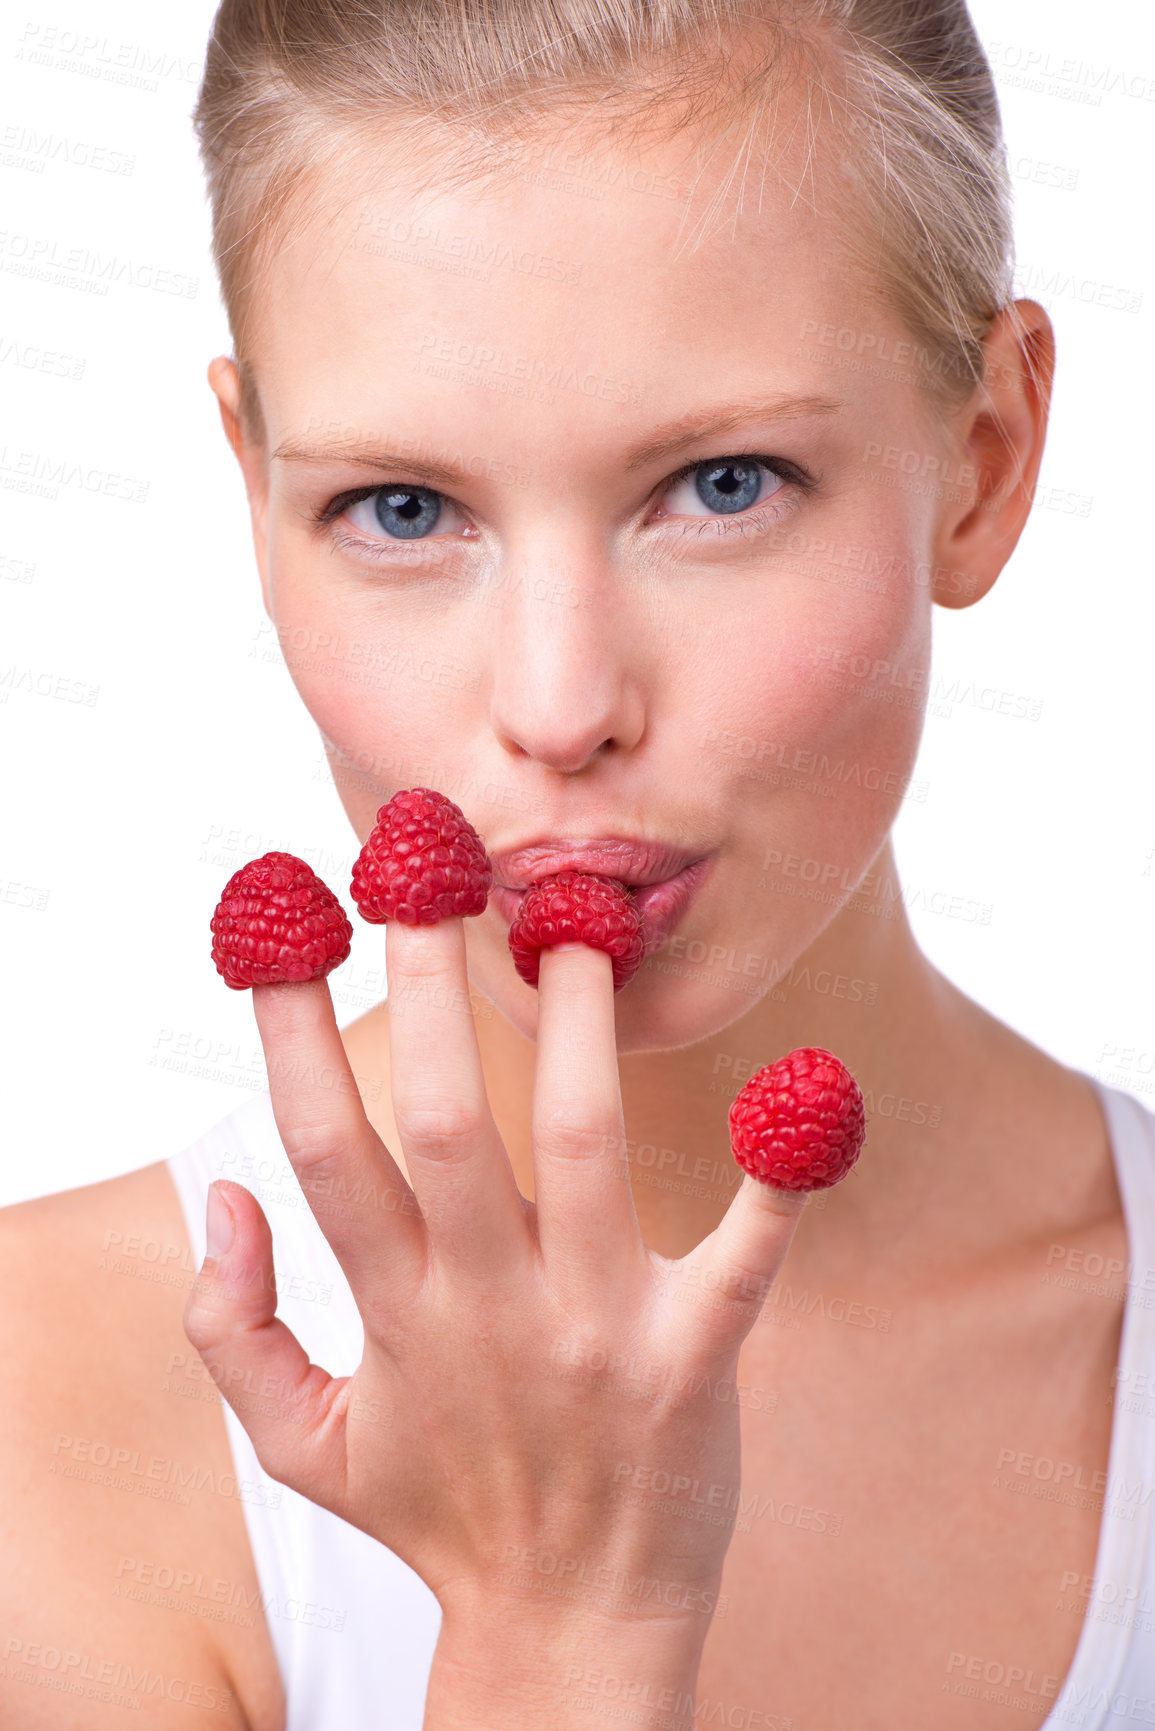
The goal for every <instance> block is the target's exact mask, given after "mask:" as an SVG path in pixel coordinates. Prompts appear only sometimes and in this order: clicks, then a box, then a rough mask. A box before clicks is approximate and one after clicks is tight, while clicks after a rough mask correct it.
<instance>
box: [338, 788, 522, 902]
mask: <svg viewBox="0 0 1155 1731" xmlns="http://www.w3.org/2000/svg"><path fill="white" fill-rule="evenodd" d="M492 883H493V868H492V867H491V865H490V863H489V855H488V854H487V853H486V851H485V847H484V845H483V844H482V840H481V837H480V836H479V835H478V833H477V831H476V830H475V829H474V827H473V825H472V824H471V823H470V821H469V819H468V818H467V817H466V815H465V813H464V812H463V811H462V809H461V807H460V806H457V805H454V803H453V801H452V800H451V799H447V798H446V797H445V795H444V794H443V793H435V792H434V791H433V789H432V788H428V787H410V788H404V789H403V790H402V791H401V792H400V793H395V794H394V795H393V798H392V799H391V800H390V801H389V803H388V805H383V806H382V807H381V809H380V811H379V812H378V813H377V822H376V824H375V826H374V828H373V831H372V833H371V835H370V836H369V839H368V841H367V842H366V843H365V846H364V847H363V848H362V849H361V852H360V853H359V854H358V856H357V862H356V864H355V865H354V867H353V882H352V884H351V885H350V890H351V893H352V896H353V900H354V901H355V902H356V903H357V908H358V911H359V913H360V915H361V918H362V919H363V920H368V921H369V923H370V924H371V925H384V924H385V922H386V921H387V920H399V921H400V922H401V924H402V925H403V926H435V925H436V924H437V922H438V921H439V920H445V919H453V918H460V917H464V916H468V915H471V914H482V913H484V912H485V904H486V902H487V900H488V899H489V891H490V886H491V885H492Z"/></svg>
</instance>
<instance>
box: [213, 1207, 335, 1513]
mask: <svg viewBox="0 0 1155 1731" xmlns="http://www.w3.org/2000/svg"><path fill="white" fill-rule="evenodd" d="M206 1227H207V1240H208V1254H207V1255H206V1256H205V1260H204V1263H203V1265H202V1267H201V1270H200V1272H199V1274H198V1275H197V1278H196V1281H195V1283H194V1285H193V1288H192V1291H191V1292H190V1294H189V1297H188V1302H187V1303H186V1305H185V1309H184V1331H185V1334H186V1335H187V1337H188V1339H189V1341H190V1342H191V1343H192V1345H193V1346H194V1347H195V1348H196V1350H197V1351H198V1352H199V1353H200V1355H201V1358H202V1359H203V1360H204V1363H205V1368H206V1369H207V1370H208V1373H209V1375H210V1376H211V1378H212V1380H213V1382H214V1383H215V1384H216V1386H217V1389H218V1390H219V1392H220V1394H221V1395H222V1397H223V1398H224V1399H225V1400H226V1401H227V1402H228V1403H229V1405H230V1406H231V1407H232V1409H233V1411H234V1412H235V1413H236V1415H237V1418H238V1419H239V1420H240V1422H241V1424H242V1425H243V1426H244V1428H245V1430H246V1432H247V1433H248V1436H249V1439H250V1440H251V1442H252V1445H253V1448H254V1450H255V1451H256V1456H257V1459H258V1460H259V1462H260V1463H261V1466H262V1467H263V1468H264V1470H265V1471H266V1472H267V1473H268V1474H269V1475H270V1477H272V1478H274V1479H276V1480H277V1481H278V1482H279V1483H281V1484H285V1485H288V1486H289V1487H290V1488H291V1489H292V1490H295V1491H299V1492H300V1493H301V1495H302V1496H306V1497H308V1498H309V1499H310V1500H311V1501H312V1502H316V1503H319V1504H321V1506H322V1507H324V1508H330V1507H332V1506H333V1505H334V1499H336V1498H337V1497H338V1496H339V1494H340V1487H341V1485H342V1484H343V1482H344V1469H345V1409H346V1405H347V1400H348V1397H347V1395H346V1393H345V1391H346V1389H347V1387H348V1385H349V1383H350V1382H351V1381H352V1378H351V1377H347V1376H342V1377H333V1376H330V1375H329V1373H328V1371H325V1370H322V1368H321V1366H320V1365H319V1364H312V1363H310V1360H309V1355H308V1353H307V1352H306V1351H305V1349H304V1347H303V1346H302V1345H301V1343H300V1341H299V1340H298V1339H297V1337H296V1335H295V1334H294V1333H293V1332H292V1330H291V1329H289V1328H287V1327H286V1325H285V1324H284V1323H283V1322H281V1321H280V1320H279V1318H278V1317H277V1314H276V1310H277V1283H276V1275H275V1274H274V1271H273V1235H272V1233H271V1231H270V1230H269V1223H268V1221H267V1220H266V1218H265V1215H264V1211H263V1209H262V1208H261V1205H260V1203H259V1202H258V1201H257V1199H256V1197H255V1196H253V1195H251V1194H250V1192H249V1191H248V1190H246V1189H245V1188H244V1187H243V1186H242V1185H240V1184H234V1183H233V1182H232V1181H231V1180H229V1179H218V1180H217V1181H216V1182H214V1183H213V1184H210V1186H209V1192H208V1205H207V1216H206Z"/></svg>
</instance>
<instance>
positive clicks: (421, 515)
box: [373, 487, 441, 541]
mask: <svg viewBox="0 0 1155 1731" xmlns="http://www.w3.org/2000/svg"><path fill="white" fill-rule="evenodd" d="M373 505H374V515H375V516H376V518H377V522H378V525H379V526H380V527H381V528H382V529H384V531H385V533H386V534H387V535H396V537H397V539H398V540H399V541H417V540H419V539H420V538H421V536H422V535H428V534H429V533H430V532H431V531H432V530H433V529H435V528H436V526H437V519H438V517H440V515H441V495H440V493H434V492H431V491H430V489H429V488H428V487H388V488H386V487H382V489H381V491H380V492H379V493H375V494H374V495H373Z"/></svg>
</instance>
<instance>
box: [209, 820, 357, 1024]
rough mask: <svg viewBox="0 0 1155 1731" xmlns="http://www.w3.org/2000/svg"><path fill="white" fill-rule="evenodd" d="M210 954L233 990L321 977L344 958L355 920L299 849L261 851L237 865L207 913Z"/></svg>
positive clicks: (219, 972) (245, 989)
mask: <svg viewBox="0 0 1155 1731" xmlns="http://www.w3.org/2000/svg"><path fill="white" fill-rule="evenodd" d="M211 929H212V934H213V951H212V953H213V961H214V962H215V963H216V969H217V973H218V974H220V975H221V977H222V978H223V980H224V982H225V985H226V986H231V987H232V989H233V990H234V991H235V992H245V991H248V990H249V989H250V988H251V987H253V986H276V985H282V984H285V983H287V982H289V981H296V982H298V983H300V982H301V981H303V980H319V979H321V978H323V977H324V975H326V974H331V973H332V971H333V969H334V968H338V967H340V965H341V963H342V962H343V961H346V960H347V958H348V955H349V950H350V947H351V943H352V938H353V927H352V925H351V923H350V921H349V918H348V916H347V914H346V913H345V910H344V908H343V907H342V906H341V904H340V902H339V901H338V900H337V898H336V896H335V895H334V894H333V892H332V890H331V889H330V888H329V886H328V884H326V883H324V882H323V881H322V880H321V879H320V878H319V877H318V876H317V874H316V872H315V871H314V870H313V868H312V867H311V866H309V865H307V864H306V863H305V861H304V860H303V859H298V858H297V856H296V854H291V853H279V852H276V851H274V852H272V853H266V854H262V855H261V857H260V859H253V860H250V861H249V862H248V864H247V865H243V866H242V867H241V869H240V870H239V871H237V872H234V873H233V875H232V877H231V878H230V879H229V881H228V883H227V884H226V885H225V888H224V893H223V895H222V896H221V899H220V901H219V902H218V903H217V907H216V912H215V913H214V914H213V917H212V921H211Z"/></svg>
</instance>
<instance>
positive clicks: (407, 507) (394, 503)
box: [338, 483, 464, 544]
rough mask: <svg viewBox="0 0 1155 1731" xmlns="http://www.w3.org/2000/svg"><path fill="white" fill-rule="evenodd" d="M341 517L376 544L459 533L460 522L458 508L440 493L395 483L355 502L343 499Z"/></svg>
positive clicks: (430, 488)
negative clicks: (435, 532) (384, 541)
mask: <svg viewBox="0 0 1155 1731" xmlns="http://www.w3.org/2000/svg"><path fill="white" fill-rule="evenodd" d="M338 503H340V501H338ZM344 514H345V516H346V517H347V518H348V520H349V522H350V523H351V524H352V526H353V528H354V529H357V530H358V531H359V532H360V533H361V534H362V535H365V536H366V537H368V538H369V539H370V540H373V541H376V542H377V543H378V544H380V542H381V539H382V537H386V538H387V539H389V540H390V541H424V540H427V539H428V537H429V536H430V535H432V534H433V532H434V531H435V530H437V531H439V532H440V533H442V534H445V533H454V532H456V533H458V534H460V532H461V529H462V526H463V522H464V519H463V518H462V516H461V511H460V509H459V508H458V506H456V505H455V504H454V503H453V501H452V499H447V498H446V497H445V495H444V493H435V492H434V491H433V489H432V487H417V486H410V485H405V484H398V483H395V484H392V485H389V486H385V487H375V488H373V490H372V492H367V493H363V494H362V496H361V497H360V498H359V499H353V500H351V501H350V500H349V499H348V498H347V497H346V501H345V504H344Z"/></svg>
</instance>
